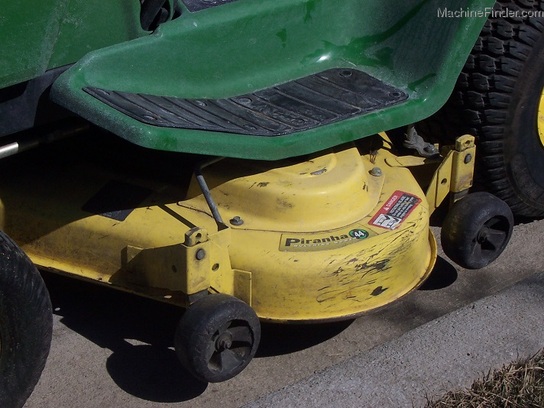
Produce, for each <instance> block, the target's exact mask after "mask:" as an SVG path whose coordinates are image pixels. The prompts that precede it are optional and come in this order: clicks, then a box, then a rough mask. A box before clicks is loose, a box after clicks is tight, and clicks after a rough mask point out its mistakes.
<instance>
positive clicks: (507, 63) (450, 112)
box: [421, 0, 544, 217]
mask: <svg viewBox="0 0 544 408" xmlns="http://www.w3.org/2000/svg"><path fill="white" fill-rule="evenodd" d="M495 9H496V10H500V9H502V10H509V11H520V12H532V11H542V10H544V1H543V0H539V1H523V0H515V1H514V0H500V1H498V2H497V3H496V6H495ZM543 89H544V18H542V17H528V18H521V17H520V18H516V17H508V18H498V17H497V18H490V19H489V21H488V22H487V23H486V25H485V27H484V29H483V31H482V34H481V36H480V38H479V39H478V42H477V43H476V45H475V46H474V49H473V51H472V53H471V55H470V57H469V58H468V61H467V63H466V65H465V68H464V70H463V72H462V73H461V75H460V77H459V80H458V82H457V85H456V88H455V90H454V93H453V94H452V97H451V98H450V100H449V101H448V103H447V104H446V106H445V107H444V108H443V109H442V110H441V111H440V112H439V113H438V114H437V115H435V116H434V117H433V118H431V119H430V120H428V121H427V123H425V124H424V125H423V126H422V128H421V129H422V130H423V131H424V132H425V133H427V132H428V131H429V129H433V128H434V130H435V132H434V133H435V134H437V136H439V133H442V134H444V133H445V134H446V139H451V140H454V138H455V137H457V136H459V135H461V134H464V133H471V134H474V135H475V136H476V137H477V144H478V163H477V174H476V181H477V183H479V184H481V186H482V187H484V188H485V189H486V190H488V191H490V192H492V193H493V194H495V195H496V196H497V197H500V198H501V199H503V200H504V201H505V202H506V203H507V204H508V205H509V206H510V208H511V209H512V211H513V212H514V213H515V214H516V215H519V216H527V217H542V216H544V129H540V131H541V132H542V135H543V136H540V135H539V120H538V116H539V105H540V99H541V96H542V94H543ZM542 109H543V110H544V104H543V105H542ZM542 113H544V112H542ZM429 122H430V124H429ZM433 123H434V125H437V124H439V123H441V124H445V127H446V128H447V129H445V132H443V131H442V132H441V130H439V129H438V127H437V126H433ZM541 127H544V121H542V123H541ZM437 130H438V132H437ZM442 130H444V129H442ZM429 136H430V135H429ZM439 137H440V136H439Z"/></svg>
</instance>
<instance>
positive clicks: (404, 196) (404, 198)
mask: <svg viewBox="0 0 544 408" xmlns="http://www.w3.org/2000/svg"><path fill="white" fill-rule="evenodd" d="M419 203H421V199H420V198H419V197H416V196H413V195H411V194H408V193H405V192H403V191H395V192H394V193H393V195H392V196H391V198H389V200H387V201H386V203H385V204H384V205H383V206H382V208H380V211H378V213H377V214H376V215H375V216H374V217H373V218H372V219H371V220H370V225H375V226H376V227H381V228H385V229H390V230H394V229H396V228H398V226H399V225H400V224H402V223H403V221H404V220H405V219H406V218H408V216H409V215H410V213H411V212H412V211H413V210H414V208H416V207H417V206H418V205H419Z"/></svg>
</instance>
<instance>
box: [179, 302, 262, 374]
mask: <svg viewBox="0 0 544 408" xmlns="http://www.w3.org/2000/svg"><path fill="white" fill-rule="evenodd" d="M260 338H261V325H260V322H259V319H258V318H257V315H256V314H255V312H254V311H253V309H252V308H251V307H249V306H248V305H247V304H246V303H244V302H242V301H241V300H239V299H237V298H235V297H232V296H228V295H223V294H215V295H208V296H206V297H204V298H202V299H200V300H198V301H197V302H196V303H194V304H193V305H191V306H190V307H189V308H188V309H187V310H186V312H185V314H184V315H183V317H182V318H181V320H180V322H179V324H178V327H177V330H176V337H175V346H176V354H177V356H178V358H179V360H180V361H181V363H182V364H183V366H184V367H185V368H186V369H187V370H188V371H189V372H190V373H191V374H192V375H193V376H194V377H195V378H197V379H199V380H201V381H204V382H221V381H226V380H229V379H231V378H233V377H234V376H236V375H237V374H239V373H240V372H241V371H242V370H243V369H244V368H246V366H247V365H248V364H249V362H250V361H251V359H252V358H253V356H254V355H255V353H256V351H257V348H258V346H259V341H260Z"/></svg>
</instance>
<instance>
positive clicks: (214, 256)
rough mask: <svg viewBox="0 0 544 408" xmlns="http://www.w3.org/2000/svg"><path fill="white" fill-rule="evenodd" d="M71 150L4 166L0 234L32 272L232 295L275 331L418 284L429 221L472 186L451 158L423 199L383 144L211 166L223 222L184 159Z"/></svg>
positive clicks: (371, 305)
mask: <svg viewBox="0 0 544 408" xmlns="http://www.w3.org/2000/svg"><path fill="white" fill-rule="evenodd" d="M471 140H472V139H469V140H468V141H469V143H468V144H467V145H466V146H465V147H466V148H471V149H473V144H470V142H471ZM67 143H69V146H71V150H68V151H67V150H66V149H67V148H66V146H56V147H55V148H53V149H56V150H57V151H56V154H53V155H52V154H46V155H43V156H42V155H41V153H36V152H30V153H29V154H25V155H21V156H18V157H13V158H10V159H6V160H4V161H3V163H0V165H2V166H5V168H4V167H2V168H1V169H0V170H1V171H8V170H5V169H9V171H10V177H3V178H2V180H1V181H0V182H1V185H0V191H1V195H0V197H2V202H0V204H1V205H0V228H1V229H3V230H4V231H6V233H7V234H9V235H10V236H11V237H13V239H14V240H15V241H17V242H18V243H19V245H20V246H21V247H22V248H23V249H24V251H25V252H26V253H27V254H28V255H29V256H30V258H31V259H32V260H33V261H34V262H35V263H36V264H37V265H39V266H41V267H43V268H46V269H51V270H55V271H58V272H62V273H66V274H70V275H74V276H77V277H81V278H85V279H90V280H93V281H99V282H102V283H105V284H109V285H111V286H114V287H117V288H119V289H123V290H127V291H132V292H135V293H138V294H141V295H144V296H149V297H153V298H157V299H161V300H164V301H169V302H173V303H176V304H179V305H182V306H188V305H189V304H190V303H192V301H193V300H194V299H196V298H198V296H199V295H200V294H203V293H207V292H212V293H214V292H220V293H225V294H230V295H234V296H235V297H238V298H240V299H242V300H244V301H245V302H246V303H248V304H249V305H250V306H251V307H252V308H253V309H254V310H255V312H256V313H257V315H258V316H259V317H260V318H261V319H266V320H273V321H299V322H300V321H324V320H335V319H345V318H350V317H353V316H355V315H358V314H361V313H364V312H366V311H369V310H372V309H375V308H377V307H380V306H383V305H386V304H388V303H391V302H393V301H394V300H396V299H398V298H399V297H401V296H403V295H405V294H406V293H408V292H410V291H411V290H413V289H414V288H416V287H418V286H419V285H420V284H421V283H422V282H423V281H424V280H425V278H426V277H427V276H428V275H429V273H430V271H431V269H432V267H433V264H434V261H435V258H436V244H435V240H434V238H433V236H432V234H431V233H430V230H429V216H430V212H432V210H434V208H435V206H436V205H437V203H439V202H440V201H441V200H442V199H443V198H444V197H445V195H446V194H447V193H448V192H449V191H450V190H451V189H452V187H453V186H456V187H455V188H457V189H460V190H461V191H463V190H464V189H465V188H468V187H467V186H466V185H463V183H465V184H467V183H469V184H470V182H471V180H469V179H471V176H472V163H464V161H463V158H462V157H461V158H459V157H456V156H453V155H449V156H448V159H447V160H445V161H444V163H445V164H443V166H442V167H441V169H440V171H439V172H437V174H436V175H435V178H434V179H433V182H432V183H431V188H430V189H429V191H428V193H427V196H426V194H425V193H424V192H423V191H422V190H421V188H420V186H419V185H418V183H417V182H416V180H415V179H414V177H413V176H412V174H411V173H410V171H409V170H408V169H407V168H406V167H405V165H406V164H410V165H419V164H423V162H424V160H422V159H417V158H411V157H404V158H397V157H395V156H394V155H393V154H392V153H391V152H390V151H389V150H388V148H387V146H388V144H387V140H386V139H385V140H384V146H385V147H382V148H380V149H379V150H376V151H374V150H371V151H369V153H368V154H365V155H363V156H361V155H360V153H359V151H358V150H357V149H356V148H355V147H344V148H338V149H336V151H334V152H330V153H326V154H323V155H321V156H316V157H311V158H308V159H301V160H299V161H294V160H292V159H291V160H290V161H284V162H281V163H277V162H276V163H262V162H249V161H236V160H220V161H217V162H216V163H215V164H212V165H210V166H208V167H206V168H204V169H203V176H204V179H205V180H206V182H207V184H208V186H209V187H210V191H211V199H212V200H213V202H214V203H215V204H216V205H217V209H218V212H219V214H220V217H221V218H222V221H223V223H222V222H221V220H217V219H214V217H213V215H212V212H211V210H210V207H209V203H207V202H206V200H205V197H204V196H203V195H202V194H201V191H200V189H199V187H198V185H197V183H196V181H195V179H194V178H193V179H192V180H190V172H187V169H185V170H184V169H183V167H184V166H185V167H187V164H184V163H183V158H184V156H182V157H180V156H169V155H164V154H161V153H157V152H149V151H146V150H138V149H139V148H134V147H132V148H130V149H137V150H136V151H135V154H134V156H133V157H132V156H131V155H130V153H127V150H130V149H129V148H128V146H126V145H122V146H120V149H119V151H118V152H117V151H115V146H114V147H108V146H101V149H100V150H101V151H102V150H108V151H109V153H108V154H106V155H103V160H102V161H101V162H100V163H97V162H96V160H97V159H96V156H95V155H94V154H89V155H87V154H86V152H87V150H88V147H89V146H90V145H91V143H90V142H89V140H85V141H83V143H81V145H79V144H78V143H79V141H77V140H76V141H69V142H67ZM115 143H119V142H115ZM469 145H470V146H469ZM117 154H118V155H117ZM43 157H47V159H43ZM126 163H129V164H126ZM165 166H170V168H171V169H173V171H172V172H170V174H169V175H168V177H167V178H165V177H154V176H153V173H154V171H153V169H155V168H156V167H161V170H160V171H156V173H160V174H164V171H163V169H164V167H165ZM459 166H460V167H461V168H460V169H459V168H458V167H459ZM189 167H191V166H189ZM120 169H125V173H122V172H121V171H120ZM135 169H137V170H138V171H135ZM456 169H457V170H456ZM440 172H441V173H440ZM452 176H453V178H454V180H453V182H452ZM463 180H464V181H463ZM188 184H190V185H189V187H188V188H187V185H188ZM469 184H468V186H470V185H469ZM459 185H461V187H459ZM21 186H25V188H21ZM429 202H430V204H429ZM429 207H431V210H430V209H429ZM216 218H217V217H216Z"/></svg>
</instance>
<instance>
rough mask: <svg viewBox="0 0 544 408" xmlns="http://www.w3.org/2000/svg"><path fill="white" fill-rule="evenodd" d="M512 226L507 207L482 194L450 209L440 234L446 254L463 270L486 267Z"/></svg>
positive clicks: (508, 234) (471, 196)
mask: <svg viewBox="0 0 544 408" xmlns="http://www.w3.org/2000/svg"><path fill="white" fill-rule="evenodd" d="M513 227H514V217H513V215H512V211H511V210H510V207H508V205H507V204H506V203H505V202H504V201H502V200H501V199H499V198H497V197H495V196H494V195H492V194H489V193H486V192H478V193H473V194H469V195H467V196H466V197H465V198H463V199H461V200H460V201H457V202H456V203H455V204H454V205H453V206H452V208H451V209H450V211H449V213H448V215H447V216H446V219H445V220H444V223H443V225H442V232H441V235H440V238H441V241H442V248H443V249H444V252H445V253H446V255H447V256H448V257H449V258H450V259H451V260H452V261H454V262H456V263H457V264H458V265H460V266H462V267H463V268H467V269H480V268H483V267H484V266H487V265H489V264H490V263H491V262H493V261H494V260H495V259H497V258H498V257H499V255H500V254H501V253H502V251H504V249H505V248H506V245H507V244H508V241H510V237H511V235H512V229H513Z"/></svg>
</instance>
